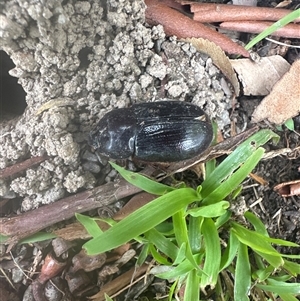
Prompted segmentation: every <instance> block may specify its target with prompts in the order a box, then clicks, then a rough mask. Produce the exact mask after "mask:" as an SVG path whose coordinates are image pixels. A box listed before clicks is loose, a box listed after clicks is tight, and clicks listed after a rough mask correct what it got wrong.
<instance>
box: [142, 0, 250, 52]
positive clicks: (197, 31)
mask: <svg viewBox="0 0 300 301" xmlns="http://www.w3.org/2000/svg"><path fill="white" fill-rule="evenodd" d="M145 3H146V5H147V9H146V12H145V16H146V21H147V22H148V23H149V24H150V25H158V24H161V25H162V26H163V27H164V31H165V33H166V34H167V35H169V36H172V35H175V36H177V37H178V38H193V37H194V38H203V39H207V40H210V41H212V42H214V43H215V44H217V45H218V46H220V47H221V48H222V49H223V50H224V51H226V52H228V53H231V54H239V55H243V56H245V57H249V53H248V51H247V50H245V48H244V47H242V46H240V45H238V44H236V43H234V42H233V41H232V40H231V39H230V38H228V37H227V36H225V35H223V34H220V33H218V32H216V31H214V30H213V29H210V28H208V27H206V26H205V25H203V24H201V23H199V22H195V21H193V20H192V19H190V18H189V17H187V16H185V15H184V14H182V13H180V12H178V11H177V10H175V9H173V8H171V7H169V6H167V5H165V4H164V3H162V2H159V1H158V0H145Z"/></svg>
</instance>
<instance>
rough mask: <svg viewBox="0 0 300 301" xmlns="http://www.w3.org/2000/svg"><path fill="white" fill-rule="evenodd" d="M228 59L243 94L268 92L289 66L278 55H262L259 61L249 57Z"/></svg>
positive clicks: (265, 93) (264, 93)
mask: <svg viewBox="0 0 300 301" xmlns="http://www.w3.org/2000/svg"><path fill="white" fill-rule="evenodd" d="M230 61H231V64H232V66H233V69H234V70H235V71H236V73H237V74H238V78H239V80H240V82H241V84H242V86H243V91H244V95H267V94H269V93H270V91H271V90H272V88H273V86H274V85H275V83H276V82H277V81H278V80H279V79H280V78H281V77H282V76H283V75H284V74H285V73H286V72H287V71H288V70H289V68H290V64H289V63H288V62H287V61H286V60H285V59H284V58H282V57H281V56H279V55H274V56H269V57H263V58H261V59H260V61H259V62H253V61H251V60H249V59H239V60H230Z"/></svg>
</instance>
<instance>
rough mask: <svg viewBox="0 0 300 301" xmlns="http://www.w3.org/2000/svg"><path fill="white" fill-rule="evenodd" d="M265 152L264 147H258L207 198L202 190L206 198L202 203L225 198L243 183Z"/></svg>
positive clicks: (215, 201)
mask: <svg viewBox="0 0 300 301" xmlns="http://www.w3.org/2000/svg"><path fill="white" fill-rule="evenodd" d="M264 152H265V151H264V149H263V148H258V149H257V150H256V151H254V152H253V153H252V154H251V155H249V157H248V159H247V160H246V161H245V163H244V164H243V165H242V166H241V167H240V168H239V169H238V170H237V171H236V172H234V173H233V174H232V175H231V176H230V177H229V178H228V179H227V180H226V181H224V182H223V183H221V184H219V185H218V187H216V189H215V190H213V191H212V192H211V193H210V194H209V195H207V196H206V197H205V198H204V196H203V191H202V194H201V195H202V197H203V198H204V199H203V201H202V204H203V205H208V204H212V203H217V202H219V201H221V200H223V199H225V197H226V196H228V195H229V194H230V193H231V191H232V190H234V189H235V188H236V187H237V186H238V185H240V183H242V182H243V181H244V179H245V178H246V177H247V176H248V174H249V173H250V172H251V171H252V170H253V169H254V167H255V166H256V165H257V163H258V162H259V161H260V159H261V158H262V156H263V154H264ZM221 164H222V163H221Z"/></svg>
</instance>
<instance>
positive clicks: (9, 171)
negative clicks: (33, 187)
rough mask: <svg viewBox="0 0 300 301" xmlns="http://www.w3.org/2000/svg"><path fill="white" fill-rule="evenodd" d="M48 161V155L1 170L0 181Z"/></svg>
mask: <svg viewBox="0 0 300 301" xmlns="http://www.w3.org/2000/svg"><path fill="white" fill-rule="evenodd" d="M47 159H49V157H48V156H47V155H44V156H39V157H32V158H30V159H27V160H25V161H23V162H20V163H16V164H14V165H12V166H9V167H6V168H4V169H2V170H0V179H4V178H8V177H10V176H12V175H14V174H17V173H19V172H21V171H24V170H25V169H27V168H29V167H32V166H34V165H36V164H39V163H41V162H43V161H45V160H47Z"/></svg>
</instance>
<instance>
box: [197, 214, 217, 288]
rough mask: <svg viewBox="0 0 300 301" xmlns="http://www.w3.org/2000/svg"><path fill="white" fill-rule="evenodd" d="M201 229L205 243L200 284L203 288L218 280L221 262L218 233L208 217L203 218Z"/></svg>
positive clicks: (212, 284) (214, 283)
mask: <svg viewBox="0 0 300 301" xmlns="http://www.w3.org/2000/svg"><path fill="white" fill-rule="evenodd" d="M201 230H202V234H203V238H204V243H205V261H204V266H203V275H202V277H201V284H200V286H201V288H203V289H204V288H205V287H206V286H207V285H210V286H211V287H212V288H214V287H215V285H216V283H217V280H218V274H219V269H220V262H221V246H220V239H219V234H218V230H217V228H216V225H215V223H214V222H213V220H212V219H210V218H206V219H204V221H203V224H202V228H201Z"/></svg>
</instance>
